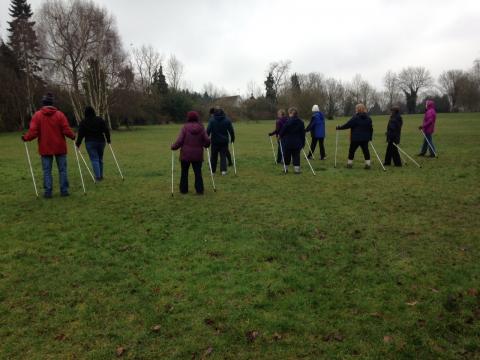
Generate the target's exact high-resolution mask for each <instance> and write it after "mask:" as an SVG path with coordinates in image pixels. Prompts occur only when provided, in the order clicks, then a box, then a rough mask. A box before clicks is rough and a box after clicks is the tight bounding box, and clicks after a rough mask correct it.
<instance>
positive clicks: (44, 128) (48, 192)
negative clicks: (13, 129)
mask: <svg viewBox="0 0 480 360" xmlns="http://www.w3.org/2000/svg"><path fill="white" fill-rule="evenodd" d="M53 100H54V98H53V94H51V93H48V94H46V95H45V96H44V97H43V99H42V108H41V109H40V110H38V111H37V112H36V113H35V114H34V115H33V117H32V121H31V122H30V128H29V129H28V132H27V133H26V134H25V135H22V140H23V141H32V140H34V139H37V138H38V152H39V153H40V156H41V157H42V169H43V187H44V191H45V192H44V194H43V196H44V197H45V198H46V199H49V198H51V197H52V189H53V178H52V164H53V158H54V157H55V161H56V163H57V167H58V174H59V177H60V195H61V196H68V195H69V192H68V187H69V184H68V175H67V143H66V141H65V137H68V138H70V139H72V140H75V134H74V133H73V131H72V129H71V128H70V126H69V125H68V120H67V118H66V116H65V115H64V114H63V113H62V112H61V111H60V110H58V109H57V108H55V107H54V106H53Z"/></svg>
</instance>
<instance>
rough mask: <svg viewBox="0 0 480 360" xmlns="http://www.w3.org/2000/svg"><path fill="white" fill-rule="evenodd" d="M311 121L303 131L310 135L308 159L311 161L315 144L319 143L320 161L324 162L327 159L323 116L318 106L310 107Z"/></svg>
mask: <svg viewBox="0 0 480 360" xmlns="http://www.w3.org/2000/svg"><path fill="white" fill-rule="evenodd" d="M312 114H313V115H312V119H311V120H310V124H308V126H307V128H306V129H305V131H310V132H311V135H312V144H311V145H310V152H309V153H308V158H309V159H311V158H312V155H313V153H314V152H315V148H316V147H317V142H318V143H319V148H320V160H325V159H326V158H327V157H326V155H325V145H324V140H325V116H324V115H323V113H322V112H321V111H320V109H319V107H318V105H313V107H312Z"/></svg>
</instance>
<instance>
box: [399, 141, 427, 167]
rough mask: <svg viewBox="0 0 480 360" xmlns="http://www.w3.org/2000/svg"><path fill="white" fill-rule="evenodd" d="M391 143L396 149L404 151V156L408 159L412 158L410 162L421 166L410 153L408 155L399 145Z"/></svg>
mask: <svg viewBox="0 0 480 360" xmlns="http://www.w3.org/2000/svg"><path fill="white" fill-rule="evenodd" d="M393 145H395V146H396V147H397V149H398V150H400V151H401V152H402V153H404V154H405V156H406V157H408V158H409V159H410V160H412V162H413V163H414V164H415V165H417V166H418V167H419V168H421V167H422V166H421V165H420V164H419V163H418V162H416V161H415V160H414V159H413V158H412V157H411V156H410V155H408V154H407V153H406V152H405V151H403V150H402V149H401V148H400V146H398V145H397V144H395V143H393ZM405 163H406V162H405Z"/></svg>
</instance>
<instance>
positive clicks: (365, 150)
mask: <svg viewBox="0 0 480 360" xmlns="http://www.w3.org/2000/svg"><path fill="white" fill-rule="evenodd" d="M368 143H369V141H352V142H351V143H350V149H349V150H348V160H353V158H354V157H355V152H356V151H357V149H358V147H361V148H362V152H363V157H364V158H365V160H370V151H369V150H368Z"/></svg>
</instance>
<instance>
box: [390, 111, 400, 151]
mask: <svg viewBox="0 0 480 360" xmlns="http://www.w3.org/2000/svg"><path fill="white" fill-rule="evenodd" d="M402 125H403V120H402V117H401V116H400V114H394V115H392V116H391V117H390V120H389V121H388V125H387V142H394V143H395V144H400V135H401V133H402Z"/></svg>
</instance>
